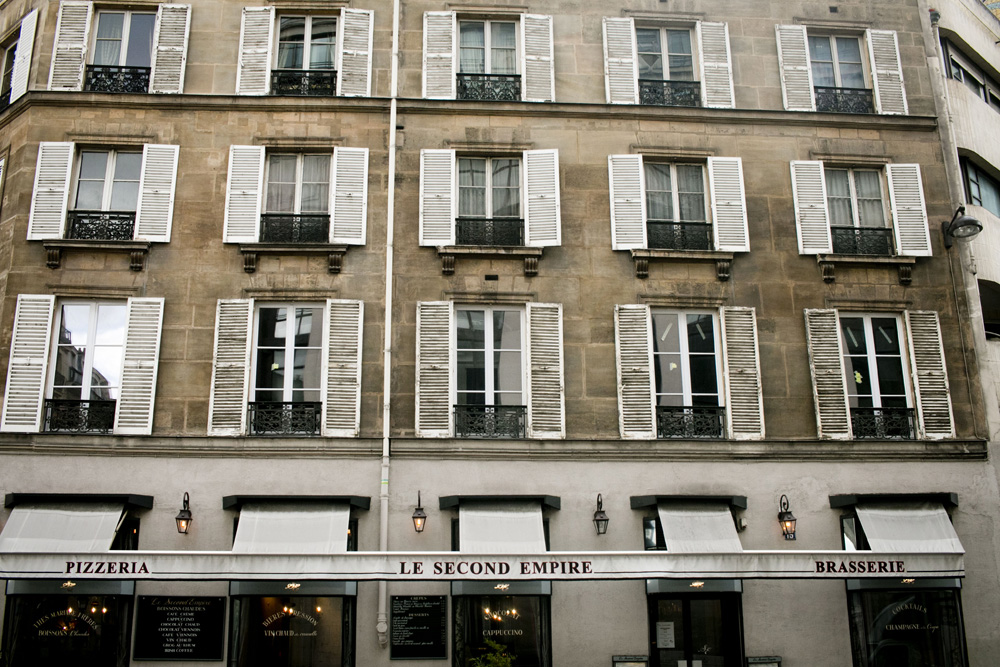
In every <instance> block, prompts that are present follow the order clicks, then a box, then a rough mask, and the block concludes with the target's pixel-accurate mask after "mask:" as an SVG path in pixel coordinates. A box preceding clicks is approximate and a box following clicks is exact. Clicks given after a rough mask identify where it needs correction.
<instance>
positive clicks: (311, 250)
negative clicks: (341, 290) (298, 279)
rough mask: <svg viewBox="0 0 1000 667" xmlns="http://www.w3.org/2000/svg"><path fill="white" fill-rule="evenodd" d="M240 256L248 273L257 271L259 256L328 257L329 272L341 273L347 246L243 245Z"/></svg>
mask: <svg viewBox="0 0 1000 667" xmlns="http://www.w3.org/2000/svg"><path fill="white" fill-rule="evenodd" d="M240 254H241V255H243V270H244V271H246V272H247V273H253V272H254V271H256V270H257V256H258V255H326V256H327V270H328V271H329V272H330V273H340V268H341V265H342V264H343V260H344V255H345V254H347V246H346V245H333V244H329V243H241V244H240Z"/></svg>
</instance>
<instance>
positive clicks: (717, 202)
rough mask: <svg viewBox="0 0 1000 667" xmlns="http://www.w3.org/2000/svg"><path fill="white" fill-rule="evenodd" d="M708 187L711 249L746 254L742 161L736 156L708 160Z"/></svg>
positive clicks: (747, 240)
mask: <svg viewBox="0 0 1000 667" xmlns="http://www.w3.org/2000/svg"><path fill="white" fill-rule="evenodd" d="M708 185H709V190H710V191H711V193H712V226H713V227H714V229H715V249H716V250H726V251H729V252H750V231H749V229H748V223H747V202H746V195H745V193H744V191H743V160H742V159H741V158H738V157H710V158H708Z"/></svg>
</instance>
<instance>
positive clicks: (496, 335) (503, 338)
mask: <svg viewBox="0 0 1000 667" xmlns="http://www.w3.org/2000/svg"><path fill="white" fill-rule="evenodd" d="M493 347H494V348H495V349H497V350H520V349H521V312H520V311H517V310H498V311H493Z"/></svg>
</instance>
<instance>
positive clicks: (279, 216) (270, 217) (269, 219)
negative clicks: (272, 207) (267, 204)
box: [260, 213, 330, 243]
mask: <svg viewBox="0 0 1000 667" xmlns="http://www.w3.org/2000/svg"><path fill="white" fill-rule="evenodd" d="M260 240H261V241H262V242H264V243H329V242H330V215H329V214H328V213H308V214H303V215H298V214H292V213H264V214H262V215H261V216H260Z"/></svg>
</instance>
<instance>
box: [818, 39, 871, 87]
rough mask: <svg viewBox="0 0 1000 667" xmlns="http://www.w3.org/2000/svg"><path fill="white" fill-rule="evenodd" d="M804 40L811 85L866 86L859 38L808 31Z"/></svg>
mask: <svg viewBox="0 0 1000 667" xmlns="http://www.w3.org/2000/svg"><path fill="white" fill-rule="evenodd" d="M808 41H809V60H810V62H811V64H812V75H813V85H814V86H822V87H831V88H865V87H866V82H865V71H864V65H863V61H862V57H861V42H860V40H859V39H858V38H856V37H833V36H830V35H809V36H808Z"/></svg>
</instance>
